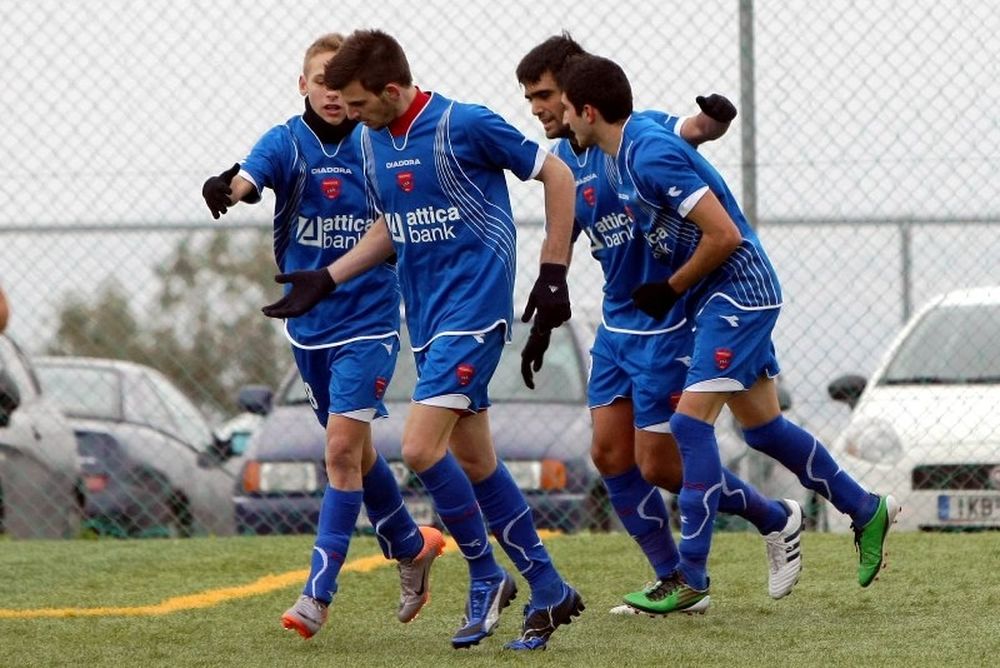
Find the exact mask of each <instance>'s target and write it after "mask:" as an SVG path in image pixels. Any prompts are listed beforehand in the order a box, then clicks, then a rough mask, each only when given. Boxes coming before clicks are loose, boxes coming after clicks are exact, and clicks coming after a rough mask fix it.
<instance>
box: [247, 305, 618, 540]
mask: <svg viewBox="0 0 1000 668" xmlns="http://www.w3.org/2000/svg"><path fill="white" fill-rule="evenodd" d="M526 336H527V328H525V327H518V328H517V329H516V330H515V336H514V342H513V344H512V345H508V346H507V347H506V349H505V351H504V354H503V356H502V357H501V360H500V365H499V367H498V369H497V371H496V373H495V374H494V376H493V380H492V382H491V383H490V398H491V400H492V402H493V405H492V407H491V408H490V409H489V410H490V424H491V426H492V431H493V439H494V443H495V446H496V450H497V453H498V455H499V456H500V457H501V458H502V459H503V460H504V461H505V462H506V464H507V467H508V468H509V469H510V472H511V475H512V476H513V478H514V480H515V481H517V484H518V486H519V487H520V488H521V490H522V491H523V492H524V495H525V497H526V498H527V500H528V503H529V505H530V506H531V507H532V509H533V510H534V513H535V518H536V522H537V525H538V526H539V527H541V528H554V529H562V530H569V531H574V530H579V529H585V528H594V527H606V526H607V525H608V523H609V522H610V520H609V515H608V512H609V510H608V504H607V500H606V494H605V490H604V486H603V484H602V483H601V480H600V477H599V476H598V474H597V471H596V470H595V468H594V466H593V464H592V463H591V460H590V432H591V424H590V415H589V411H588V410H587V403H586V379H587V366H586V365H587V349H586V346H587V345H588V344H589V343H590V339H591V336H592V335H591V333H590V332H585V331H581V330H580V329H579V328H578V327H577V326H576V325H574V326H572V327H571V326H566V327H561V328H559V329H557V330H556V331H555V332H554V333H553V336H552V343H551V346H550V347H549V350H548V352H547V353H546V356H545V364H544V367H543V368H542V370H541V371H540V372H539V373H538V374H536V383H535V384H536V388H535V390H534V391H532V390H529V389H527V388H526V387H525V386H524V381H523V380H522V379H521V373H520V363H521V357H520V350H521V348H522V347H523V345H524V340H525V338H526ZM403 350H404V352H403V353H402V354H400V356H399V362H398V363H397V367H396V373H395V376H394V377H393V380H392V383H391V384H390V386H389V390H388V391H387V392H386V397H385V401H386V404H387V406H388V408H389V412H390V417H389V418H387V419H384V420H376V421H375V423H374V426H373V432H374V443H375V448H376V449H377V450H378V451H379V452H380V453H381V454H382V455H383V456H384V457H385V458H386V459H387V460H388V462H389V466H390V467H391V468H392V471H393V473H394V474H395V477H396V482H397V483H398V484H399V485H400V488H401V489H402V491H403V495H404V500H405V501H406V504H407V507H408V508H409V510H410V512H411V513H412V514H413V516H414V519H415V520H416V521H417V522H418V523H433V522H435V520H436V516H435V515H434V511H433V508H432V506H431V503H430V499H429V498H428V497H427V496H426V493H425V492H424V490H423V487H422V485H421V484H420V482H419V480H418V479H417V477H416V476H415V475H412V474H411V472H410V471H409V469H408V468H407V467H406V465H405V464H404V463H403V461H402V456H401V440H402V433H403V424H404V421H405V418H406V414H407V411H408V409H409V405H410V394H411V392H412V390H413V386H414V383H415V378H416V372H415V368H414V364H413V356H412V355H411V354H409V353H408V352H405V351H407V350H408V341H405V340H404V342H403ZM271 403H272V393H271V392H270V390H268V389H267V388H261V387H251V388H244V390H243V392H241V405H242V406H243V408H244V409H246V410H250V411H252V412H257V413H262V414H263V413H266V414H267V419H266V420H265V421H264V423H263V424H262V425H261V427H260V428H259V429H258V430H257V431H256V432H255V433H254V436H253V437H252V439H251V441H250V445H249V449H248V452H247V455H246V462H245V464H244V469H243V476H242V480H241V483H240V485H239V487H238V489H237V495H236V500H235V503H236V525H237V531H239V532H241V533H300V532H301V533H311V532H314V531H315V529H316V522H317V517H318V514H319V504H320V500H321V498H322V494H323V490H324V488H325V486H326V484H327V478H326V469H325V466H324V463H323V453H324V443H325V434H324V430H323V429H322V428H321V427H320V426H319V424H318V423H317V421H316V418H315V416H314V415H313V412H312V408H311V407H310V405H309V400H308V397H307V396H306V393H305V390H304V388H303V384H302V382H301V380H300V379H299V376H298V374H297V372H296V371H295V370H294V369H293V370H292V371H291V372H289V374H288V376H287V377H286V379H285V381H284V382H283V383H282V386H281V388H280V389H279V390H278V393H277V400H276V401H275V402H274V403H275V405H274V406H273V408H272V406H271ZM363 515H364V513H362V516H363ZM366 525H367V520H366V518H364V517H362V519H361V520H359V528H365V526H366Z"/></svg>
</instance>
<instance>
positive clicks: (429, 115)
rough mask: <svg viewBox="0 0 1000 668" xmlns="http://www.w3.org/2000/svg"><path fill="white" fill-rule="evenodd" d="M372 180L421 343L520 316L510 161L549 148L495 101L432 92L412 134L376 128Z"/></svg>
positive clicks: (523, 173) (368, 161)
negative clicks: (492, 106) (490, 104)
mask: <svg viewBox="0 0 1000 668" xmlns="http://www.w3.org/2000/svg"><path fill="white" fill-rule="evenodd" d="M362 138H363V139H362V143H363V147H364V152H365V167H366V170H367V174H368V182H369V185H370V186H371V188H372V191H373V193H374V194H375V198H376V200H377V203H378V206H379V208H380V209H381V210H382V211H383V212H384V215H385V220H386V223H387V225H388V228H389V233H390V236H391V237H392V242H393V245H394V247H395V250H396V255H397V256H398V258H399V260H398V266H399V279H400V287H401V289H402V292H403V301H404V303H405V304H406V322H407V326H408V328H409V332H410V338H411V340H412V344H413V349H414V350H422V349H423V348H424V347H426V346H427V345H428V344H429V343H430V342H431V341H432V340H433V339H434V338H436V337H439V336H445V335H455V334H463V333H465V334H475V333H482V332H486V331H488V330H490V329H493V328H495V327H497V326H498V325H501V324H504V325H506V328H507V331H508V335H509V332H510V323H511V320H512V318H513V309H514V305H513V292H514V275H515V270H516V238H515V230H514V220H513V216H512V214H511V208H510V198H509V195H508V192H507V183H506V181H505V178H504V170H510V171H511V172H513V173H514V174H515V175H516V176H517V177H518V178H520V179H522V180H527V179H530V178H532V177H534V176H535V175H536V174H537V173H538V171H539V170H540V169H541V165H542V161H543V160H544V158H545V152H544V151H543V150H542V149H541V148H540V147H539V146H538V145H537V144H535V143H534V142H531V141H529V140H528V139H526V138H525V137H524V135H522V134H521V133H520V132H519V131H517V130H516V129H514V128H513V127H512V126H511V125H510V124H508V123H507V122H506V121H504V120H503V119H502V118H500V117H499V116H498V115H497V114H495V113H494V112H492V111H490V110H489V109H487V108H485V107H482V106H478V105H471V104H464V103H461V102H455V101H453V100H449V99H448V98H445V97H443V96H441V95H438V94H432V95H431V96H430V99H429V100H428V101H427V103H426V106H424V108H423V109H422V110H421V111H420V112H419V114H417V116H416V117H415V118H414V119H413V121H412V123H411V124H410V127H409V129H408V131H407V132H406V134H405V135H403V136H393V135H392V134H390V132H389V130H388V129H381V130H372V129H369V128H366V129H365V131H364V133H363V135H362Z"/></svg>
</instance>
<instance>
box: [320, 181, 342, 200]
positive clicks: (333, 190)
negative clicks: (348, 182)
mask: <svg viewBox="0 0 1000 668" xmlns="http://www.w3.org/2000/svg"><path fill="white" fill-rule="evenodd" d="M322 186H323V194H324V195H326V198H327V199H337V198H338V197H340V179H336V178H330V179H323V182H322Z"/></svg>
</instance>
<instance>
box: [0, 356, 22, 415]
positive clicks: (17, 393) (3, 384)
mask: <svg viewBox="0 0 1000 668" xmlns="http://www.w3.org/2000/svg"><path fill="white" fill-rule="evenodd" d="M20 405H21V390H19V389H18V388H17V383H15V382H14V379H13V378H11V377H10V374H9V373H7V370H6V369H0V427H6V426H7V425H8V424H10V416H11V415H12V414H13V413H14V411H16V410H17V408H18V406H20Z"/></svg>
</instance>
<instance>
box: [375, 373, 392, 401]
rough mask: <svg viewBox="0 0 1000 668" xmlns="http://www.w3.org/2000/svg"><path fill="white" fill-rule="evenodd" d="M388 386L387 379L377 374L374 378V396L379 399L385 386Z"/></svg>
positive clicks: (383, 392)
mask: <svg viewBox="0 0 1000 668" xmlns="http://www.w3.org/2000/svg"><path fill="white" fill-rule="evenodd" d="M387 387H389V381H388V380H386V379H385V378H383V377H382V376H379V377H378V378H376V379H375V398H376V399H381V398H382V395H383V394H385V388H387Z"/></svg>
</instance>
